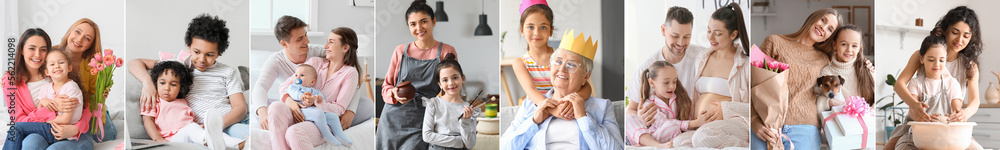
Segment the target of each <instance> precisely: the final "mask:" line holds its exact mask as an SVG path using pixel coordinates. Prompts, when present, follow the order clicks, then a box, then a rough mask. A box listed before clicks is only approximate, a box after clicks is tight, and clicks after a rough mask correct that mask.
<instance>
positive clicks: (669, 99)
mask: <svg viewBox="0 0 1000 150" xmlns="http://www.w3.org/2000/svg"><path fill="white" fill-rule="evenodd" d="M640 81H645V82H646V83H645V84H643V85H642V87H641V89H640V90H641V92H642V93H641V94H643V95H642V97H641V98H640V99H639V100H638V101H636V100H634V99H633V100H630V102H629V103H630V104H629V105H628V109H629V110H628V111H627V113H626V118H625V132H626V133H625V136H626V138H628V140H629V142H630V143H632V145H633V146H653V147H661V148H668V147H671V143H670V141H671V139H673V138H674V137H676V136H677V135H679V134H681V132H685V131H688V130H692V129H694V128H697V126H699V125H696V124H703V123H704V121H700V120H691V119H693V118H694V116H692V115H691V114H690V112H691V111H690V110H691V109H692V104H691V103H692V101H691V99H690V98H689V97H688V94H687V92H686V91H685V90H684V87H683V86H681V85H680V82H678V79H677V69H676V68H674V66H673V65H671V64H670V63H667V62H666V61H656V62H653V64H652V65H650V67H649V68H648V69H646V70H645V71H643V72H642V80H640ZM651 90H652V92H651ZM650 94H652V96H649V95H650ZM645 107H653V109H655V114H647V115H654V116H653V118H654V119H653V120H652V121H653V122H652V123H647V122H648V121H646V120H643V118H642V117H640V116H639V114H641V113H645V112H641V111H639V110H645V109H642V108H645ZM647 124H649V125H647ZM692 125H693V126H692Z"/></svg>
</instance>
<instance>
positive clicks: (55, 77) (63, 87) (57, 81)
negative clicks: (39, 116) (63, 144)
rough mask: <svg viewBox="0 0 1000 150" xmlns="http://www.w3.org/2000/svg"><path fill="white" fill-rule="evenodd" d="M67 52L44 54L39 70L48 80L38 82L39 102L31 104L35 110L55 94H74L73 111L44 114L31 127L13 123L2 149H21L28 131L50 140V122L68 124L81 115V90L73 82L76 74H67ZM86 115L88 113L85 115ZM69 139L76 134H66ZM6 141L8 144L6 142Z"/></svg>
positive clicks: (73, 122)
mask: <svg viewBox="0 0 1000 150" xmlns="http://www.w3.org/2000/svg"><path fill="white" fill-rule="evenodd" d="M68 58H69V57H68V55H67V54H66V53H65V52H64V51H51V52H49V53H48V55H47V56H46V57H45V64H44V65H42V66H41V68H40V69H41V70H43V71H45V75H46V76H49V78H51V80H50V82H51V83H50V84H44V85H42V88H41V90H39V94H41V95H39V96H40V97H39V98H38V99H39V100H38V101H39V102H38V103H36V105H37V106H35V107H36V108H37V109H38V110H44V109H46V108H45V107H46V105H48V104H50V103H52V102H51V101H53V99H56V96H58V95H66V96H69V98H76V99H77V100H79V101H80V105H77V106H76V108H75V109H74V110H73V113H66V112H57V113H53V114H54V115H55V116H51V117H45V119H43V120H46V122H48V124H45V125H44V126H42V127H40V128H34V127H23V126H16V127H13V128H11V130H10V131H9V132H11V133H12V134H10V135H11V137H9V138H7V142H5V143H4V150H7V149H21V148H22V147H21V146H22V145H21V144H22V143H21V142H22V140H23V139H24V138H25V137H26V136H27V135H30V134H41V135H43V136H44V137H45V138H44V139H45V141H46V142H47V143H53V142H56V141H58V140H59V139H56V138H54V137H53V136H50V135H52V133H53V130H54V129H53V128H52V126H53V125H72V124H76V123H77V122H78V121H79V120H80V118H82V117H83V106H84V105H83V104H84V102H83V92H82V91H81V90H80V85H79V84H77V83H76V81H79V79H80V78H79V77H76V76H75V74H70V72H71V71H73V69H72V68H71V67H69V66H70V65H69V64H70V62H69V59H68ZM87 117H89V116H87ZM68 139H70V140H76V137H70V138H68ZM8 145H9V146H8Z"/></svg>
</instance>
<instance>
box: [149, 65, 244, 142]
mask: <svg viewBox="0 0 1000 150" xmlns="http://www.w3.org/2000/svg"><path fill="white" fill-rule="evenodd" d="M191 71H192V70H191V69H188V68H187V67H185V66H184V64H181V63H180V62H176V61H162V62H160V63H158V64H156V66H154V67H153V70H152V71H151V76H152V78H153V81H154V82H155V87H156V93H159V94H160V95H157V97H158V98H159V100H158V101H159V102H157V103H156V108H155V109H150V110H149V111H142V112H141V113H142V120H143V125H144V126H145V128H146V133H147V134H149V137H151V138H152V139H153V140H154V141H163V142H166V141H170V142H187V143H197V144H206V145H207V146H209V147H212V148H213V149H225V148H226V147H229V148H239V149H243V142H244V141H243V140H241V139H238V138H234V137H230V136H229V135H226V134H224V133H222V124H223V123H222V122H221V121H222V116H219V115H220V114H221V113H219V112H218V110H210V111H209V112H210V113H206V116H205V117H206V119H205V127H206V128H205V129H203V128H202V126H201V125H199V124H198V123H195V122H194V114H193V113H192V110H191V107H189V106H188V102H187V100H184V99H182V98H183V97H184V96H186V95H187V92H188V90H190V88H191V84H193V83H194V81H193V80H194V79H193V76H192V74H191Z"/></svg>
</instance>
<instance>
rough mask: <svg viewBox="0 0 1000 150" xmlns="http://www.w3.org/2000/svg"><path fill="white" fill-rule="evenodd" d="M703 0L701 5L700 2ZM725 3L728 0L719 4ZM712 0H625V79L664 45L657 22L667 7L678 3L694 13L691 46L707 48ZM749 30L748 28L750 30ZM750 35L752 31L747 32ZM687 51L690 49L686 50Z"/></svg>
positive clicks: (745, 15)
mask: <svg viewBox="0 0 1000 150" xmlns="http://www.w3.org/2000/svg"><path fill="white" fill-rule="evenodd" d="M703 2H704V6H703V5H702V4H703ZM742 3H743V4H741V5H740V7H741V9H742V10H743V19H744V21H745V22H746V25H747V29H750V28H751V27H750V26H749V25H750V13H749V12H750V9H749V4H747V2H746V1H743V2H742ZM722 4H729V3H728V2H726V3H722V2H720V4H719V5H722ZM714 5H715V2H711V1H708V2H705V1H690V0H669V1H637V0H627V1H625V31H626V32H625V43H626V44H625V50H626V51H625V79H626V81H631V80H632V77H633V76H634V75H633V74H635V70H638V69H639V68H636V67H638V66H639V64H641V63H642V62H643V61H646V59H647V58H649V56H648V55H649V54H652V53H654V52H655V51H659V50H660V48H662V47H663V46H664V43H663V40H664V37H663V35H662V34H661V32H660V25H662V24H663V20H665V19H666V17H667V10H668V9H670V7H674V6H681V7H684V8H687V9H688V10H689V11H691V15H692V16H694V21H692V23H693V24H692V28H691V44H690V45H692V46H695V45H696V46H701V47H704V48H708V47H709V44H708V37H707V36H706V34H707V33H708V27H707V26H708V21H709V20H711V19H712V13H713V12H715V10H716V9H718V8H717V7H716V6H714ZM751 31H752V30H751ZM747 34H750V35H753V34H752V33H749V32H748V33H747ZM688 54H690V53H688Z"/></svg>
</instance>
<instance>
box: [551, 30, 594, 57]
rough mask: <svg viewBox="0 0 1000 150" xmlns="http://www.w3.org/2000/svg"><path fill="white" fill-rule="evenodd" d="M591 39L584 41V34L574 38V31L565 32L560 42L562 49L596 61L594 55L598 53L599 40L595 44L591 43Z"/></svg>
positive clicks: (581, 33)
mask: <svg viewBox="0 0 1000 150" xmlns="http://www.w3.org/2000/svg"><path fill="white" fill-rule="evenodd" d="M590 39H591V38H590V37H589V36H588V37H587V40H586V41H584V40H583V32H580V35H578V36H576V37H573V29H570V30H569V32H563V37H562V41H560V42H559V48H560V49H566V50H568V51H571V52H574V53H576V54H580V55H583V57H587V59H590V60H594V54H596V53H597V40H594V42H593V43H591V42H590Z"/></svg>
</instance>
